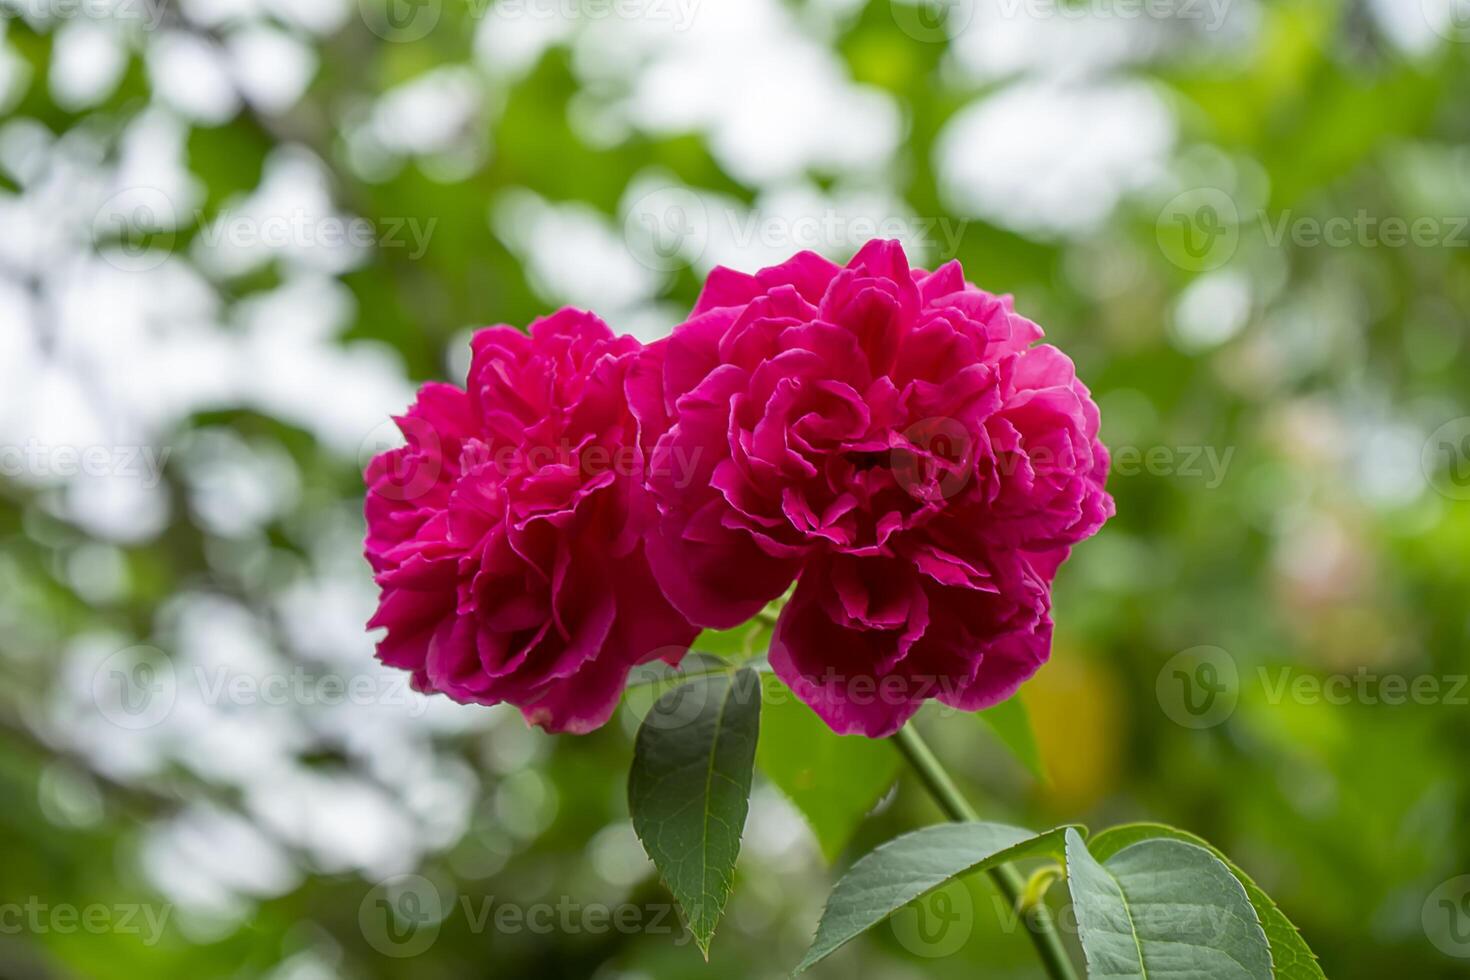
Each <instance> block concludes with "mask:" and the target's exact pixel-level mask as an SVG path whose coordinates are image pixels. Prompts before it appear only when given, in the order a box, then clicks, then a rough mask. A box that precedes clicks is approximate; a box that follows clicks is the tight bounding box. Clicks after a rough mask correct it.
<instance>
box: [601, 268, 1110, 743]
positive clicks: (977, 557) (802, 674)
mask: <svg viewBox="0 0 1470 980" xmlns="http://www.w3.org/2000/svg"><path fill="white" fill-rule="evenodd" d="M1041 336H1042V333H1041V330H1040V328H1038V327H1037V326H1036V324H1034V323H1032V322H1031V321H1029V320H1027V319H1025V318H1024V317H1021V316H1019V315H1018V314H1016V313H1015V311H1014V309H1013V306H1012V303H1011V300H1010V299H1009V298H1005V297H996V296H992V295H990V294H989V293H986V292H984V291H982V290H980V289H977V288H975V287H974V286H972V285H970V284H969V283H967V282H965V280H964V275H963V272H962V271H961V269H960V266H959V264H958V263H957V262H951V263H949V264H947V265H945V266H943V267H942V268H940V269H939V270H938V271H936V272H934V273H932V274H929V273H924V272H922V271H915V270H911V269H910V267H909V264H908V260H907V258H906V257H905V255H904V253H903V250H902V248H900V247H899V245H898V244H897V243H895V242H883V241H874V242H870V243H869V244H868V245H867V246H865V247H864V248H863V249H862V251H861V252H859V253H858V255H857V256H856V257H855V258H854V259H853V260H852V261H851V262H849V263H848V264H847V266H846V267H843V268H839V267H838V266H836V265H833V264H832V263H830V262H828V261H826V260H825V259H822V258H820V257H818V256H816V255H813V254H811V253H802V254H800V255H797V256H796V257H795V258H793V259H791V260H790V261H789V262H786V263H785V264H783V265H780V266H776V267H774V268H770V269H765V270H762V271H761V272H758V273H756V274H755V275H753V276H751V275H745V274H742V273H738V272H733V271H731V270H729V269H723V268H720V269H716V270H714V272H713V273H711V275H710V277H709V280H708V282H707V283H706V285H705V289H704V292H703V295H702V296H701V297H700V299H699V302H698V303H697V304H696V306H695V308H694V311H693V313H692V315H691V317H690V319H689V320H688V321H686V322H685V323H683V324H681V325H680V326H679V327H677V328H676V329H675V331H674V333H673V335H672V336H671V337H668V338H666V339H665V340H663V341H660V342H659V343H657V344H655V345H651V346H650V347H648V348H646V349H645V352H644V354H643V356H642V357H641V358H640V359H639V362H638V364H637V366H636V367H635V368H634V371H633V373H632V375H631V376H630V379H629V394H630V399H631V401H632V404H633V410H634V414H635V415H637V416H638V419H639V422H640V427H641V431H640V437H639V438H640V440H641V442H642V445H643V446H644V449H645V452H647V453H649V454H650V455H651V459H650V466H649V474H648V484H649V488H650V490H651V491H652V494H653V499H654V500H655V502H656V509H657V517H656V519H655V520H654V522H653V525H652V527H651V529H650V531H649V536H648V539H647V552H648V558H649V562H650V564H651V566H652V568H653V572H654V575H655V577H656V578H657V580H658V582H659V584H660V585H661V586H662V587H663V590H664V592H665V593H666V594H667V595H668V597H669V599H670V600H672V602H673V603H674V605H675V606H676V607H678V608H679V610H680V611H682V612H683V613H684V614H685V615H686V616H687V617H688V618H689V619H690V620H691V621H693V622H695V623H698V624H700V625H702V626H708V627H720V628H727V627H732V626H735V625H737V624H739V623H741V622H744V621H745V620H746V619H748V618H749V617H751V616H752V615H754V614H755V613H756V612H757V611H758V610H760V608H761V607H762V606H764V605H765V604H766V603H767V602H769V601H770V600H772V599H774V598H776V597H778V596H780V595H781V594H783V593H784V592H785V591H786V590H787V589H788V588H789V587H790V586H791V584H792V582H793V581H796V583H797V584H796V590H795V593H794V594H793V595H792V597H791V599H790V601H789V602H788V603H787V605H786V606H785V608H784V609H783V611H782V613H781V617H780V620H779V622H778V624H777V626H776V631H775V637H774V640H773V642H772V644H771V651H770V660H771V664H772V666H773V668H774V670H775V671H776V673H777V674H778V675H779V676H780V677H781V679H782V680H783V681H784V682H785V683H786V684H787V685H788V686H790V687H791V688H792V690H794V691H795V692H796V693H797V694H798V696H800V697H801V698H802V699H803V700H805V701H806V702H807V703H808V704H809V705H811V706H812V708H813V709H815V710H816V712H817V713H818V714H819V715H820V716H821V717H822V718H823V719H824V720H826V722H827V723H828V724H829V725H830V726H831V727H832V728H833V729H834V730H835V731H837V732H840V733H857V732H861V733H864V734H866V735H869V736H873V737H877V736H884V735H889V734H892V733H893V732H894V731H896V730H898V728H899V727H901V726H902V725H903V723H904V721H905V720H907V719H908V718H909V717H910V716H911V715H912V714H913V713H914V712H915V711H916V710H918V708H919V706H920V705H921V704H922V703H923V702H924V700H926V699H928V698H938V699H939V700H941V701H943V702H945V703H947V704H950V705H953V706H955V707H958V708H961V709H964V710H975V709H979V708H984V707H987V706H989V705H993V704H995V703H997V702H999V701H1002V700H1004V699H1005V698H1007V697H1009V696H1010V695H1011V694H1012V693H1014V692H1015V690H1016V689H1017V688H1018V687H1019V686H1020V685H1021V684H1022V683H1023V682H1024V681H1025V680H1027V679H1028V678H1029V677H1031V675H1032V674H1034V673H1035V672H1036V670H1037V669H1038V668H1039V667H1040V666H1041V664H1042V663H1043V662H1045V660H1046V659H1047V657H1048V655H1049V651H1050V646H1051V631H1052V625H1051V617H1050V606H1051V582H1052V578H1053V576H1054V575H1055V573H1056V570H1057V567H1058V566H1059V565H1060V564H1061V562H1062V561H1063V560H1064V559H1065V558H1066V556H1067V553H1068V549H1069V548H1070V546H1071V545H1073V544H1075V543H1076V542H1078V541H1080V540H1082V539H1084V538H1086V537H1088V536H1089V535H1091V534H1093V533H1094V532H1096V531H1097V530H1098V528H1099V527H1101V526H1102V524H1103V522H1104V521H1106V520H1107V518H1108V517H1110V516H1111V515H1112V513H1113V502H1112V499H1111V498H1110V497H1109V496H1108V495H1107V493H1106V492H1105V491H1104V490H1103V484H1104V481H1105V479H1106V475H1107V469H1108V455H1107V451H1106V450H1105V449H1104V447H1103V446H1102V444H1101V442H1099V441H1098V412H1097V406H1096V405H1095V404H1094V403H1093V401H1092V399H1091V397H1090V395H1089V393H1088V390H1087V388H1086V387H1085V386H1084V385H1083V384H1082V382H1081V381H1079V380H1078V379H1077V377H1076V374H1075V372H1074V370H1073V367H1072V362H1071V361H1070V360H1069V359H1068V358H1067V357H1066V356H1065V355H1064V354H1062V353H1061V352H1060V351H1059V350H1057V349H1056V348H1054V347H1051V346H1047V345H1039V346H1038V345H1036V341H1038V340H1039V339H1040V338H1041Z"/></svg>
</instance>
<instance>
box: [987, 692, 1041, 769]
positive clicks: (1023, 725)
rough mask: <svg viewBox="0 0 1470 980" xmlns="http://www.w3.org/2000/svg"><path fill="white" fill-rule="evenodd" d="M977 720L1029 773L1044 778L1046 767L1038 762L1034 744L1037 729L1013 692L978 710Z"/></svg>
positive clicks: (1038, 751) (1018, 697) (1038, 752)
mask: <svg viewBox="0 0 1470 980" xmlns="http://www.w3.org/2000/svg"><path fill="white" fill-rule="evenodd" d="M980 720H981V721H983V722H985V724H987V725H989V726H990V730H991V731H993V732H995V735H996V737H997V738H999V739H1000V740H1001V742H1002V743H1003V744H1004V745H1005V747H1006V748H1008V749H1010V750H1011V753H1012V754H1013V755H1014V756H1015V757H1016V758H1017V759H1019V760H1020V762H1021V764H1022V765H1023V766H1025V767H1026V768H1027V770H1029V771H1030V773H1031V775H1033V776H1035V777H1036V778H1037V779H1040V780H1041V781H1042V782H1045V781H1046V778H1047V777H1046V766H1044V765H1042V762H1041V750H1040V749H1038V748H1037V747H1036V732H1035V730H1034V729H1032V727H1031V713H1030V712H1028V711H1027V710H1026V705H1024V704H1022V703H1021V698H1020V696H1019V695H1014V696H1012V697H1010V698H1008V699H1007V700H1005V701H1002V702H1001V703H1000V704H997V705H995V706H994V707H992V708H986V709H985V710H984V711H982V712H980Z"/></svg>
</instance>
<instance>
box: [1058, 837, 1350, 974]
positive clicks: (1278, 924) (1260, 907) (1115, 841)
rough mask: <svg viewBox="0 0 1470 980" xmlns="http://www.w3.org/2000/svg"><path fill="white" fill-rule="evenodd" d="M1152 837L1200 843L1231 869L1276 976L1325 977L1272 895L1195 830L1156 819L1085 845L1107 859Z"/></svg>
mask: <svg viewBox="0 0 1470 980" xmlns="http://www.w3.org/2000/svg"><path fill="white" fill-rule="evenodd" d="M1155 838H1167V839H1169V840H1179V841H1184V842H1185V843H1186V844H1194V845H1195V846H1196V847H1203V848H1204V849H1205V850H1207V851H1209V852H1210V853H1211V854H1213V855H1215V857H1217V858H1219V859H1220V860H1221V861H1222V862H1224V864H1225V867H1227V868H1229V869H1230V873H1231V874H1233V875H1235V877H1236V880H1238V881H1239V882H1240V883H1241V885H1242V886H1244V887H1245V893H1246V895H1248V896H1249V897H1250V900H1251V905H1252V906H1254V907H1255V910H1256V915H1258V916H1259V917H1260V919H1261V927H1262V928H1263V929H1264V930H1265V931H1266V940H1267V942H1269V943H1270V944H1271V962H1272V964H1274V965H1275V968H1276V977H1277V980H1327V975H1326V974H1324V973H1323V972H1322V967H1321V966H1319V965H1318V963H1317V954H1316V953H1313V952H1312V949H1311V947H1310V946H1308V945H1307V941H1306V940H1305V939H1303V938H1302V935H1301V933H1300V932H1298V931H1297V928H1296V926H1294V925H1293V924H1292V922H1291V920H1290V919H1288V918H1287V917H1286V913H1285V912H1282V911H1281V909H1279V908H1277V907H1276V903H1275V902H1273V901H1272V900H1271V896H1269V895H1267V894H1266V893H1265V892H1264V891H1262V890H1261V888H1260V886H1259V885H1257V884H1256V883H1255V882H1254V881H1252V880H1251V878H1250V876H1249V875H1247V874H1246V873H1245V872H1244V871H1242V870H1240V868H1239V867H1238V866H1237V865H1236V864H1235V863H1234V862H1233V861H1231V860H1230V859H1229V858H1228V857H1226V856H1225V855H1224V854H1222V853H1220V851H1219V850H1218V849H1217V848H1215V847H1213V846H1212V845H1210V844H1208V843H1206V842H1205V841H1204V840H1202V839H1200V838H1198V837H1196V836H1195V835H1194V834H1191V833H1189V832H1188V831H1184V830H1179V829H1178V828H1176V827H1167V826H1165V825H1163V824H1157V823H1135V824H1125V825H1124V826H1121V827H1112V828H1109V829H1108V830H1105V831H1103V832H1102V833H1100V834H1098V835H1097V836H1096V837H1094V838H1092V840H1090V841H1088V843H1087V849H1088V850H1089V851H1091V852H1092V854H1093V856H1094V857H1096V858H1097V859H1098V860H1100V861H1106V860H1107V859H1108V858H1109V857H1111V856H1112V855H1114V854H1116V853H1118V852H1119V851H1121V850H1123V849H1124V848H1126V847H1131V846H1132V845H1134V844H1137V843H1138V842H1140V841H1144V840H1150V839H1155Z"/></svg>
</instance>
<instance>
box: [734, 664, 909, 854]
mask: <svg viewBox="0 0 1470 980" xmlns="http://www.w3.org/2000/svg"><path fill="white" fill-rule="evenodd" d="M763 679H764V681H765V687H766V697H765V704H764V706H763V707H762V708H761V711H762V715H763V716H762V718H761V738H760V747H759V748H758V749H757V750H756V764H757V765H758V766H760V769H761V772H763V773H765V774H766V778H768V779H770V781H771V782H773V783H775V784H776V786H777V787H778V788H779V789H780V790H781V792H783V793H785V794H786V797H787V799H789V800H791V802H792V803H793V804H795V805H796V808H797V809H798V810H800V811H801V814H802V816H804V817H805V818H806V821H807V823H808V824H809V825H810V826H811V828H812V832H813V833H814V834H816V837H817V842H818V843H819V844H820V845H821V848H822V853H823V854H824V855H826V857H827V860H828V861H832V860H835V859H836V858H837V855H839V854H840V853H842V849H843V847H845V846H847V842H848V841H849V840H851V839H852V833H853V831H854V830H855V829H857V826H858V824H859V823H861V822H862V820H863V818H864V817H866V816H867V815H868V813H869V812H870V811H871V810H872V809H873V806H874V805H875V804H876V803H877V802H878V800H879V799H880V798H881V797H882V796H883V794H884V793H885V792H886V791H887V790H888V788H889V787H890V786H892V785H893V781H894V780H895V779H896V778H898V769H899V766H900V765H901V764H902V762H903V760H902V759H901V758H900V757H899V755H898V753H897V752H894V751H893V747H892V746H891V745H887V744H885V743H884V742H883V741H882V740H881V739H871V738H865V737H863V736H861V735H837V734H835V733H834V732H833V731H832V729H830V728H828V727H827V724H826V722H824V721H822V719H821V718H818V717H817V715H816V712H814V711H812V709H811V708H808V707H807V706H806V705H805V704H802V702H801V701H800V700H799V699H798V698H797V697H796V695H795V694H793V693H792V692H791V690H790V689H789V688H787V687H786V686H785V685H784V684H782V683H781V682H780V681H779V680H777V679H776V677H774V676H773V675H770V674H767V675H765V676H764V678H763Z"/></svg>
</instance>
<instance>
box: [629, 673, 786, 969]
mask: <svg viewBox="0 0 1470 980" xmlns="http://www.w3.org/2000/svg"><path fill="white" fill-rule="evenodd" d="M760 690H761V688H760V677H759V675H757V674H756V672H755V671H753V670H750V669H748V668H742V669H741V670H739V671H737V672H735V673H733V674H732V673H729V672H719V673H713V674H707V675H703V676H699V677H696V678H693V679H691V680H690V681H689V682H688V683H687V684H682V685H680V686H679V687H676V688H674V689H673V690H671V691H669V692H667V693H665V694H664V695H663V696H662V697H661V698H659V699H658V701H657V703H655V704H654V706H653V709H652V710H650V711H649V713H648V715H647V716H646V717H645V718H644V719H643V724H642V725H641V726H639V728H638V737H637V740H636V741H635V743H634V749H633V768H632V771H631V772H630V773H629V774H628V810H629V812H630V813H631V814H632V817H633V830H634V831H635V832H636V833H637V834H638V839H639V840H641V841H642V842H643V847H644V849H645V850H647V851H648V856H649V857H650V858H652V859H653V863H654V865H655V866H656V867H657V868H658V870H659V874H661V875H662V876H663V879H664V882H665V883H666V884H667V885H668V887H669V891H670V892H672V893H673V895H674V899H675V901H677V902H678V903H679V907H680V908H682V909H683V910H684V915H685V918H686V919H687V920H688V922H689V931H690V932H691V933H692V934H693V935H694V941H695V942H696V943H697V944H698V945H699V948H700V951H701V952H703V953H704V955H705V958H706V959H708V958H709V944H710V940H711V939H712V938H713V937H714V934H715V925H716V924H717V923H718V922H719V920H720V914H721V913H722V912H723V911H724V909H725V901H726V899H728V898H729V897H730V888H731V885H732V884H733V882H734V875H735V859H736V858H737V857H739V855H740V834H741V832H742V831H743V830H744V829H745V815H746V812H747V811H748V810H749V808H750V779H751V770H752V768H753V766H754V763H755V746H756V740H757V733H758V731H759V728H760V709H761V699H760Z"/></svg>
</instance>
